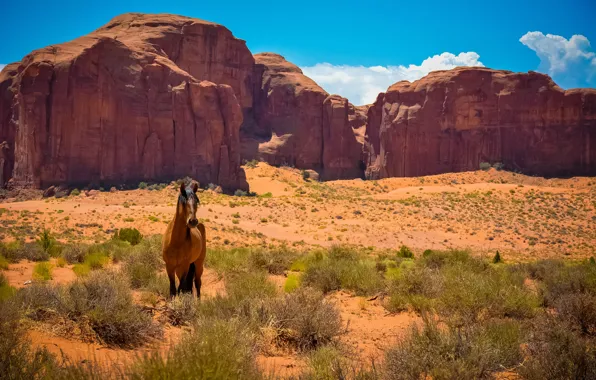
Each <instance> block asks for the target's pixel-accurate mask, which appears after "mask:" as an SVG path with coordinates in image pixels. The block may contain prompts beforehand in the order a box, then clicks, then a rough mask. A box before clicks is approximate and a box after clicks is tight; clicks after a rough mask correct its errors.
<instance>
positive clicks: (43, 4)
mask: <svg viewBox="0 0 596 380" xmlns="http://www.w3.org/2000/svg"><path fill="white" fill-rule="evenodd" d="M0 10H1V11H2V13H3V14H4V15H8V17H3V20H2V22H0V36H2V39H1V40H0V41H1V43H0V63H9V62H14V61H18V60H20V59H21V58H22V57H23V56H24V55H25V54H27V53H28V52H30V51H31V50H33V49H36V48H40V47H43V46H46V45H49V44H55V43H60V42H64V41H67V40H70V39H73V38H75V37H77V36H80V35H83V34H86V33H88V32H90V31H92V30H94V29H96V28H98V27H99V26H101V25H103V24H105V23H107V22H108V21H109V20H110V18H112V17H114V16H116V15H118V14H121V13H124V12H147V13H176V14H183V15H186V16H191V17H197V18H201V19H205V20H209V21H214V22H218V23H220V24H223V25H225V26H227V27H228V28H229V29H230V30H232V32H233V33H234V35H235V36H236V37H238V38H242V39H244V40H246V41H247V44H248V47H249V48H250V50H251V51H252V52H253V53H258V52H263V51H273V52H276V53H280V54H282V55H284V56H285V57H286V58H287V59H288V60H290V61H292V62H294V63H296V64H297V65H299V66H301V67H302V68H303V69H304V71H305V73H307V75H309V76H312V77H313V79H315V80H317V81H318V82H319V83H320V84H321V85H322V86H323V87H324V88H325V89H326V90H327V91H329V92H338V93H340V94H341V95H344V96H347V97H348V98H350V100H352V101H354V102H355V103H362V102H367V101H369V100H370V97H371V96H372V94H374V93H375V91H377V90H379V91H382V90H384V89H385V88H386V87H387V86H388V85H390V84H391V83H393V82H394V81H397V80H400V79H409V80H414V79H417V78H418V77H420V76H422V75H424V74H426V73H427V72H428V71H430V70H433V69H441V68H450V67H453V66H455V65H484V66H488V67H491V68H497V69H506V70H512V71H528V70H538V71H542V72H545V73H548V74H551V75H552V76H553V77H554V79H555V80H556V81H557V83H558V84H559V85H561V86H562V87H564V88H570V87H596V59H595V56H594V52H595V51H596V48H594V47H593V46H591V45H590V42H593V43H594V44H596V22H595V21H594V16H595V15H596V1H595V0H568V1H555V0H541V1H536V0H515V1H513V0H505V1H492V2H491V1H485V2H482V1H451V2H445V1H435V0H427V1H418V2H414V1H408V2H402V1H377V0H370V1H366V2H365V1H353V0H344V1H341V2H339V1H320V0H319V1H311V0H303V1H301V2H282V1H269V0H261V1H258V2H254V1H250V2H249V1H232V0H224V1H216V0H209V1H205V0H198V1H175V0H170V1H163V0H162V1H151V0H144V1H137V0H133V1H124V0H120V1H111V0H106V1H101V2H99V1H98V2H80V1H70V0H66V1H57V2H47V1H37V0H31V1H28V2H26V3H20V2H15V1H10V2H5V3H4V4H2V5H1V6H0ZM528 32H532V33H530V34H528ZM573 36H576V37H573ZM520 39H521V41H520ZM429 58H430V59H429ZM377 92H378V91H377ZM364 93H367V94H369V95H363V94H364Z"/></svg>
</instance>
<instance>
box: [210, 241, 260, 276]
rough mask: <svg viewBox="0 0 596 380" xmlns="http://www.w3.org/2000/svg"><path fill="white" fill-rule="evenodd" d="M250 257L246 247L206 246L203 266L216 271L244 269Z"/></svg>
mask: <svg viewBox="0 0 596 380" xmlns="http://www.w3.org/2000/svg"><path fill="white" fill-rule="evenodd" d="M249 258H250V250H249V249H248V248H232V249H225V248H221V247H215V248H207V256H206V258H205V266H207V267H209V268H212V269H214V270H215V271H217V272H218V273H220V274H222V273H225V272H238V271H246V270H247V269H248V263H249Z"/></svg>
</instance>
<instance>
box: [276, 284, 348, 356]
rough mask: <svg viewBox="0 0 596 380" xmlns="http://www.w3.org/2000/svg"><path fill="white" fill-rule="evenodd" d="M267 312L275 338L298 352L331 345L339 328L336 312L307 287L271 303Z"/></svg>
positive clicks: (318, 293) (320, 295) (332, 306)
mask: <svg viewBox="0 0 596 380" xmlns="http://www.w3.org/2000/svg"><path fill="white" fill-rule="evenodd" d="M270 312H271V314H272V316H273V322H272V324H273V326H275V328H276V329H277V330H278V331H279V338H278V339H280V340H281V341H283V342H285V343H290V344H292V345H293V346H295V347H297V348H299V349H301V350H309V349H314V348H317V347H318V346H320V345H325V344H327V343H329V342H331V341H332V340H333V339H334V338H335V337H337V336H338V335H339V334H340V331H341V327H342V326H341V319H340V315H339V310H337V308H336V307H335V306H334V305H332V304H331V303H329V302H328V301H327V300H325V298H324V296H323V294H322V293H321V292H318V291H315V290H313V289H309V288H300V289H298V290H296V291H294V292H292V293H290V294H286V295H285V296H283V297H281V298H277V299H275V300H273V301H272V303H271V305H270Z"/></svg>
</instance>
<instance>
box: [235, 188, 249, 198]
mask: <svg viewBox="0 0 596 380" xmlns="http://www.w3.org/2000/svg"><path fill="white" fill-rule="evenodd" d="M234 195H235V196H236V197H246V196H247V195H248V193H247V192H246V191H244V190H240V189H238V190H236V191H235V192H234Z"/></svg>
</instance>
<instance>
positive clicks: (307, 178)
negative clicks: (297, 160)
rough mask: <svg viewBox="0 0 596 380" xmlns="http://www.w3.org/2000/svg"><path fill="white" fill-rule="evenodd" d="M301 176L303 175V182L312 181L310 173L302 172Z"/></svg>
mask: <svg viewBox="0 0 596 380" xmlns="http://www.w3.org/2000/svg"><path fill="white" fill-rule="evenodd" d="M300 174H301V175H302V179H303V180H305V181H308V180H309V179H310V173H309V172H308V171H306V170H302V171H301V172H300Z"/></svg>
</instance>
